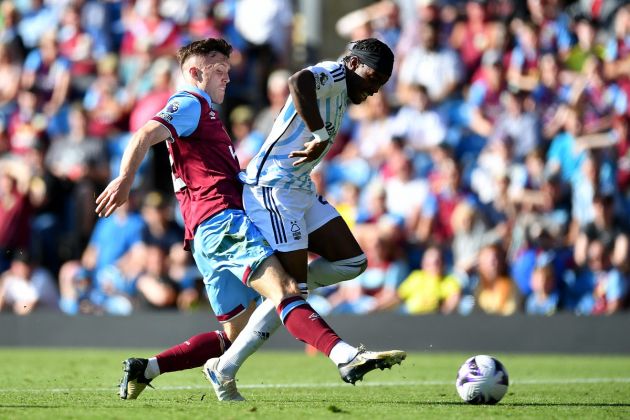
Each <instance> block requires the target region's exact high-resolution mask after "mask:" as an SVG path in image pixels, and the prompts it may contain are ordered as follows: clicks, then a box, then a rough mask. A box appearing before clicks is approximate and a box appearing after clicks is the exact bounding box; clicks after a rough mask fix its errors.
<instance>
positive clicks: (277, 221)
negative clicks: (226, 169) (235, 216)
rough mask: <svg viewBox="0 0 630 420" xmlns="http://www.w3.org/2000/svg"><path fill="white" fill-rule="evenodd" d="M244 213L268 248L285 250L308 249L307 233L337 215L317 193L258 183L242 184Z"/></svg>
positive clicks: (335, 210)
mask: <svg viewBox="0 0 630 420" xmlns="http://www.w3.org/2000/svg"><path fill="white" fill-rule="evenodd" d="M243 206H244V207H245V213H247V216H248V217H249V218H250V219H251V220H252V221H253V222H254V224H255V225H256V227H257V228H258V229H259V230H260V231H261V232H262V234H263V236H264V237H265V239H267V241H268V242H269V244H270V245H271V247H272V248H273V249H275V250H277V251H281V252H289V251H296V250H299V249H308V235H309V234H310V233H312V232H314V231H315V230H317V229H319V228H320V227H322V226H324V225H325V224H326V223H328V222H329V221H331V220H332V219H334V218H335V217H339V212H338V211H337V209H335V208H334V207H333V206H331V205H330V204H329V203H328V202H327V201H326V200H324V198H323V197H322V196H320V195H317V194H314V193H311V192H308V191H303V190H289V189H282V188H271V187H261V186H251V185H244V186H243Z"/></svg>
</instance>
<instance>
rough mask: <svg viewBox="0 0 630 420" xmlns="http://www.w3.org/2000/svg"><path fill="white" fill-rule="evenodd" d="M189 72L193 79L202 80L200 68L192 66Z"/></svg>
mask: <svg viewBox="0 0 630 420" xmlns="http://www.w3.org/2000/svg"><path fill="white" fill-rule="evenodd" d="M188 74H190V77H192V78H193V80H197V81H201V71H200V70H199V68H197V67H195V66H191V67H190V68H189V69H188Z"/></svg>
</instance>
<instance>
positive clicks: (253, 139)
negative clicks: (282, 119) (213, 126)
mask: <svg viewBox="0 0 630 420" xmlns="http://www.w3.org/2000/svg"><path fill="white" fill-rule="evenodd" d="M254 116H255V114H254V110H253V109H252V108H251V107H250V106H247V105H240V106H237V107H236V108H234V109H233V110H232V112H230V118H229V119H230V132H231V133H232V141H234V147H235V151H236V155H237V156H238V162H239V163H240V165H241V168H243V169H244V168H246V167H247V164H248V163H249V161H250V160H252V158H253V157H254V156H256V153H258V151H259V150H260V148H261V147H262V145H263V143H264V142H265V138H266V135H263V134H262V133H260V132H258V131H254Z"/></svg>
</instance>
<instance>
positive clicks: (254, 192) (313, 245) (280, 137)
mask: <svg viewBox="0 0 630 420" xmlns="http://www.w3.org/2000/svg"><path fill="white" fill-rule="evenodd" d="M393 65H394V54H393V53H392V51H391V50H390V49H389V47H388V46H387V45H385V44H384V43H383V42H381V41H379V40H377V39H375V38H368V39H363V40H359V41H356V42H354V43H352V44H351V46H350V49H349V51H348V53H347V54H346V55H345V56H344V57H343V58H342V59H341V60H340V61H338V62H335V61H324V62H320V63H318V64H316V65H314V66H310V67H307V68H305V69H302V70H300V71H298V72H297V73H295V74H294V75H293V76H291V77H290V78H289V90H290V93H291V94H290V96H289V98H288V99H287V102H286V103H285V105H284V108H283V109H282V110H281V111H280V114H279V115H278V117H277V118H276V121H275V123H274V125H273V128H272V130H271V133H270V134H269V135H268V137H267V139H266V141H265V143H264V144H263V146H262V148H261V150H260V151H259V152H258V154H257V155H256V156H255V157H254V158H253V159H252V160H251V161H250V163H249V165H248V166H247V170H246V171H245V172H244V173H241V175H240V178H241V180H242V181H243V183H244V184H245V187H244V190H243V205H244V206H245V211H246V213H247V215H248V216H249V218H250V219H251V220H252V221H253V222H254V224H255V225H256V227H258V229H259V230H260V231H261V232H262V233H263V235H264V236H265V238H266V239H267V241H269V243H270V244H271V246H272V247H273V248H274V249H275V250H276V251H277V254H276V255H277V256H278V258H279V260H280V261H281V262H282V265H283V267H284V268H285V269H286V270H287V272H288V273H289V275H290V276H291V277H293V278H295V279H296V280H297V281H298V283H299V285H300V288H301V290H302V291H303V292H304V291H305V290H308V289H314V288H317V287H320V286H326V285H331V284H335V283H339V282H341V281H344V280H350V279H352V278H355V277H356V276H358V275H359V274H361V273H362V272H363V271H364V270H365V268H366V266H367V258H366V256H365V254H364V253H363V251H362V250H361V247H360V246H359V244H358V243H357V241H356V239H355V238H354V236H353V235H352V233H351V231H350V229H349V228H348V226H347V225H346V223H345V222H344V220H343V219H342V218H341V216H340V215H339V213H338V212H337V210H336V209H335V208H334V207H333V206H331V205H330V204H329V203H328V202H327V201H326V200H324V199H323V198H322V197H321V196H318V195H317V194H316V192H315V188H314V186H313V182H312V181H311V172H312V170H313V168H314V167H315V166H316V165H317V164H318V163H319V162H320V161H321V160H322V159H323V158H324V156H325V155H326V153H327V152H328V150H329V149H330V147H331V146H332V143H333V140H334V137H335V135H336V133H337V131H338V130H339V126H340V125H341V122H342V119H343V116H344V113H345V112H346V109H347V107H348V103H349V102H351V103H353V104H360V103H362V102H363V101H365V100H366V99H367V97H368V96H372V95H373V94H375V93H376V92H378V90H379V89H380V88H381V87H382V86H383V85H384V84H385V83H386V82H387V80H388V79H389V77H390V75H391V73H392V68H393ZM332 238H334V239H332ZM309 251H311V252H314V253H316V254H318V255H319V256H320V257H319V258H317V259H315V260H314V261H312V262H311V263H310V264H307V261H308V260H307V257H308V252H309ZM279 326H280V320H279V319H278V317H277V316H276V313H275V310H274V307H273V302H270V301H266V302H263V303H262V304H261V305H260V306H259V307H258V308H257V309H256V311H255V312H254V313H253V314H252V317H251V319H250V322H249V323H248V324H247V326H246V327H245V329H244V330H243V332H242V333H241V334H240V335H239V337H238V338H237V340H236V341H235V342H234V343H233V345H232V347H231V348H230V349H228V350H227V351H226V353H225V354H223V356H221V357H220V358H215V359H211V360H209V361H208V363H206V365H205V366H206V369H207V370H209V371H211V372H213V375H214V377H218V378H226V380H228V379H233V378H234V377H235V375H236V372H237V371H238V369H239V368H240V366H241V365H242V363H243V362H244V361H245V359H247V357H248V356H249V355H251V354H253V353H254V352H255V351H256V349H258V348H259V347H260V346H261V345H262V344H263V342H264V341H265V339H266V337H269V336H270V335H271V334H272V333H273V332H274V331H275V330H276V329H277V328H278V327H279ZM344 380H345V381H346V382H351V383H354V382H355V381H356V380H357V378H352V377H344ZM211 382H212V383H213V385H214V388H215V391H216V393H217V397H218V398H219V399H222V397H221V392H220V389H219V388H218V386H217V382H216V381H211Z"/></svg>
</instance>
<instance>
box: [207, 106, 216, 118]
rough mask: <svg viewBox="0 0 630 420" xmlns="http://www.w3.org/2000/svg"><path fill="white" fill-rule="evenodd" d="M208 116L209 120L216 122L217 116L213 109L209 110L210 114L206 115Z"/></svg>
mask: <svg viewBox="0 0 630 420" xmlns="http://www.w3.org/2000/svg"><path fill="white" fill-rule="evenodd" d="M208 115H210V119H211V120H216V119H217V114H216V112H214V109H211V110H210V112H209V113H208Z"/></svg>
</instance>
